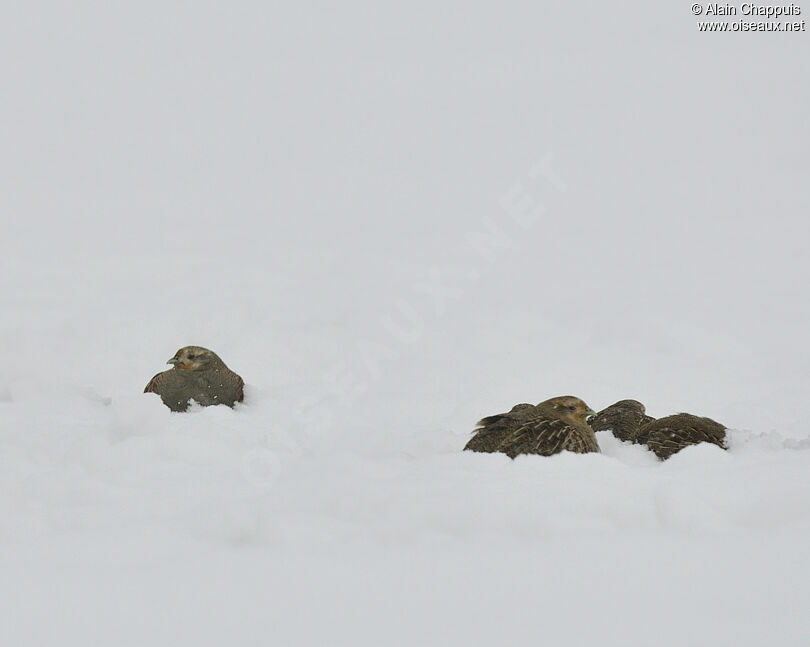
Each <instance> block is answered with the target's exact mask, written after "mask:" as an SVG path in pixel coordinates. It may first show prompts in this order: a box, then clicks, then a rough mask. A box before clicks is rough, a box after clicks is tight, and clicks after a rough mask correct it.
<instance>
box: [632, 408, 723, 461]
mask: <svg viewBox="0 0 810 647" xmlns="http://www.w3.org/2000/svg"><path fill="white" fill-rule="evenodd" d="M636 442H637V443H641V444H644V445H647V447H649V448H650V449H651V450H652V451H653V452H655V455H656V456H658V458H660V459H661V460H666V459H667V458H669V457H670V456H672V455H673V454H676V453H678V452H679V451H681V450H682V449H683V448H684V447H688V446H689V445H697V444H698V443H712V444H714V445H717V446H718V447H721V448H722V449H725V448H726V428H725V427H724V426H723V425H721V424H720V423H719V422H717V421H715V420H712V419H711V418H703V417H700V416H693V415H692V414H690V413H676V414H675V415H674V416H667V417H665V418H658V420H653V421H652V422H649V423H647V424H646V425H643V426H642V427H641V429H639V432H638V436H636Z"/></svg>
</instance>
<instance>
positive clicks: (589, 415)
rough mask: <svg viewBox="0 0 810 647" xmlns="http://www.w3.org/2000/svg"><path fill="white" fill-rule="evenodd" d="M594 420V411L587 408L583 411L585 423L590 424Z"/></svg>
mask: <svg viewBox="0 0 810 647" xmlns="http://www.w3.org/2000/svg"><path fill="white" fill-rule="evenodd" d="M594 418H596V411H594V410H593V409H591V408H590V407H588V409H586V411H585V422H587V423H588V424H591V423H592V422H593V420H594Z"/></svg>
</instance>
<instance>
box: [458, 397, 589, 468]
mask: <svg viewBox="0 0 810 647" xmlns="http://www.w3.org/2000/svg"><path fill="white" fill-rule="evenodd" d="M592 415H594V412H593V411H592V410H591V408H590V407H589V406H588V405H587V404H585V403H584V402H583V401H582V400H580V399H579V398H576V397H574V396H571V395H563V396H560V397H557V398H551V399H550V400H545V401H544V402H541V403H540V404H538V405H531V404H518V405H515V406H514V407H513V408H512V410H511V411H509V412H508V413H501V414H497V415H494V416H489V417H487V418H484V419H483V420H481V421H479V423H478V426H477V428H476V429H475V431H474V432H473V434H474V435H473V437H472V438H471V439H470V441H469V442H468V443H467V445H466V446H465V447H464V449H466V450H470V451H474V452H500V453H503V454H506V455H507V456H509V457H510V458H514V457H515V456H517V455H518V454H540V455H542V456H551V455H552V454H558V453H560V452H562V451H569V452H576V453H579V454H586V453H589V452H598V451H599V445H598V444H597V442H596V436H595V435H594V433H593V429H591V428H590V427H589V426H588V424H587V422H586V419H587V418H588V417H589V416H592Z"/></svg>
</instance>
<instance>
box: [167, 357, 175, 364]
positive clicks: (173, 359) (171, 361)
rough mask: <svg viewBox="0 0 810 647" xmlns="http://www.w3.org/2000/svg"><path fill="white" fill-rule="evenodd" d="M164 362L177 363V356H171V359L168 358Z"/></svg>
mask: <svg viewBox="0 0 810 647" xmlns="http://www.w3.org/2000/svg"><path fill="white" fill-rule="evenodd" d="M166 363H167V364H177V358H176V357H172V358H171V359H170V360H169V361H168V362H166Z"/></svg>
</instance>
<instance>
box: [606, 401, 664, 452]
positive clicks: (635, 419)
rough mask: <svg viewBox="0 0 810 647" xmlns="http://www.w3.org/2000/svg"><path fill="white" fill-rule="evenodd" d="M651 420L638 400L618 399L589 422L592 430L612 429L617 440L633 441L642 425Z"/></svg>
mask: <svg viewBox="0 0 810 647" xmlns="http://www.w3.org/2000/svg"><path fill="white" fill-rule="evenodd" d="M653 420H655V418H653V417H652V416H648V415H647V413H646V410H645V408H644V405H643V404H641V402H639V401H638V400H619V401H618V402H617V403H616V404H611V405H610V406H609V407H606V408H605V409H602V410H601V411H600V412H599V413H597V414H596V416H594V418H593V420H591V421H590V424H591V427H592V428H593V430H594V431H612V432H613V435H614V436H616V438H618V439H619V440H631V441H633V442H635V440H636V437H637V436H638V431H639V429H641V427H642V425H645V424H647V423H648V422H652V421H653Z"/></svg>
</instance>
